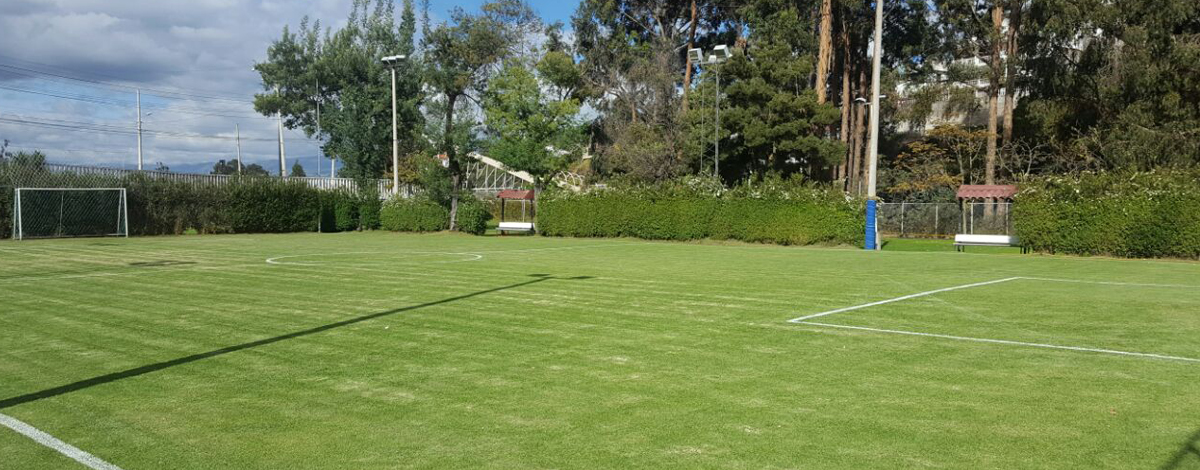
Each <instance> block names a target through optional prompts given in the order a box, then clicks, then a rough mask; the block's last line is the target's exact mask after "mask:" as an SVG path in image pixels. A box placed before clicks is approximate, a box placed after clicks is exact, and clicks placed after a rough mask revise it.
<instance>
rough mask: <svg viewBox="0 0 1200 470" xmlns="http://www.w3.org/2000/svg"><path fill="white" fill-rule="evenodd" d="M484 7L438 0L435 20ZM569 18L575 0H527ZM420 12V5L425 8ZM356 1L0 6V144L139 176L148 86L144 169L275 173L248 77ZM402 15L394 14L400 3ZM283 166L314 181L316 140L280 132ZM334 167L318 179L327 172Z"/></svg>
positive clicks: (255, 84)
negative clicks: (222, 163) (237, 168)
mask: <svg viewBox="0 0 1200 470" xmlns="http://www.w3.org/2000/svg"><path fill="white" fill-rule="evenodd" d="M481 1H482V0H433V1H431V16H433V17H434V19H435V21H436V19H437V18H440V17H445V16H446V12H448V11H449V10H450V9H451V8H453V7H455V6H461V7H463V8H466V9H475V8H477V7H478V5H479V4H480V3H481ZM531 3H532V5H533V6H534V8H535V9H536V10H538V13H539V14H541V15H542V16H543V18H544V19H546V20H548V21H554V20H563V21H567V20H568V18H569V16H570V14H571V13H572V12H573V10H574V8H575V5H576V2H574V1H569V2H562V1H548V0H537V1H534V2H531ZM418 4H419V2H418ZM350 6H351V0H304V1H300V0H293V1H284V0H274V1H272V0H245V1H239V0H187V1H180V0H157V1H142V0H0V139H8V140H9V141H10V144H9V145H10V150H33V149H40V150H42V151H43V152H45V153H46V154H47V155H48V156H49V159H50V161H52V162H56V163H79V164H92V165H103V166H113V167H118V168H134V167H136V164H137V150H136V149H137V137H136V131H135V129H136V122H137V117H136V116H137V112H136V107H135V103H136V99H135V92H136V90H138V89H139V88H140V89H141V90H142V113H143V118H142V121H143V128H144V129H145V131H144V133H143V155H144V159H145V162H146V166H147V167H149V168H153V167H154V166H156V163H157V162H162V163H164V164H166V165H167V166H169V167H171V168H172V170H175V171H207V169H209V168H211V166H212V163H213V162H215V161H216V160H218V159H231V158H234V156H235V155H236V151H237V150H236V143H235V141H234V126H235V124H236V125H237V126H240V128H241V144H242V157H243V161H244V162H246V163H247V164H248V163H251V162H258V163H261V164H263V166H264V167H266V168H268V169H269V170H274V169H275V168H277V167H278V164H277V163H274V162H275V161H276V155H277V150H276V148H277V147H276V143H275V136H276V128H275V122H274V121H273V120H272V119H269V118H266V117H263V116H261V115H258V114H257V113H255V112H254V109H253V106H252V104H251V100H252V99H253V95H254V93H255V92H257V91H259V90H260V89H261V84H260V82H259V80H258V75H257V74H256V73H255V72H253V71H252V70H251V66H253V65H254V63H255V62H257V61H261V60H263V59H264V58H265V57H266V49H267V46H268V45H269V44H270V42H271V41H272V40H274V39H275V38H277V37H278V36H279V33H280V31H281V30H282V28H283V26H284V25H285V24H286V25H292V26H295V25H297V24H298V23H299V22H300V19H301V18H302V17H304V16H305V15H308V16H310V17H312V18H316V19H320V20H321V22H322V24H326V25H332V26H334V27H338V26H340V25H341V24H343V23H344V22H345V18H346V15H347V14H348V13H349V10H350ZM397 9H399V7H397ZM284 140H285V147H286V149H287V155H288V160H289V162H288V164H289V166H290V165H291V162H292V161H293V160H295V159H299V161H300V162H301V163H302V164H303V165H304V167H305V170H306V171H307V172H308V173H309V174H310V175H315V174H316V171H315V168H314V167H315V165H316V162H317V158H318V148H317V146H316V143H315V142H313V141H310V140H308V139H306V138H304V135H303V133H301V132H300V131H291V130H285V133H284ZM328 166H329V163H328V160H325V161H324V163H323V164H322V168H323V169H322V172H326V173H327V172H328V171H329V170H328Z"/></svg>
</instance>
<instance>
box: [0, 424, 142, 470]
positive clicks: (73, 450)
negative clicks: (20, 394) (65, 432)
mask: <svg viewBox="0 0 1200 470" xmlns="http://www.w3.org/2000/svg"><path fill="white" fill-rule="evenodd" d="M0 424H2V425H4V427H6V428H9V429H12V430H13V431H16V432H17V433H20V434H21V435H23V436H25V437H28V438H30V439H33V440H34V441H35V442H37V443H38V444H41V445H43V446H46V447H49V448H51V449H54V450H56V451H58V453H60V454H63V455H65V456H67V457H70V458H71V460H74V461H76V462H79V463H81V464H84V465H86V466H87V467H88V468H92V469H95V470H121V467H118V466H116V465H113V464H111V463H108V462H105V461H104V460H102V459H100V457H96V456H95V455H92V454H89V453H87V452H85V451H83V450H81V449H80V448H78V447H75V446H73V445H71V444H67V443H66V442H63V441H61V440H59V439H58V438H56V437H54V436H51V435H49V434H46V433H45V432H42V430H40V429H38V428H35V427H33V426H30V425H29V424H27V423H25V422H24V421H21V420H19V419H17V418H14V417H12V416H9V415H6V414H0Z"/></svg>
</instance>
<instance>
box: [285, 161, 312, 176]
mask: <svg viewBox="0 0 1200 470" xmlns="http://www.w3.org/2000/svg"><path fill="white" fill-rule="evenodd" d="M288 176H295V177H297V178H304V177H306V176H308V174H306V173H304V166H302V165H300V162H296V163H293V164H292V171H291V172H289V173H288Z"/></svg>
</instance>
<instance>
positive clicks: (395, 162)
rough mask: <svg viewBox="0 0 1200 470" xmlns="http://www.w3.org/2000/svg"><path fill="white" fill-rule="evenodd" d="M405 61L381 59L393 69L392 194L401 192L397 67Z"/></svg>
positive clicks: (393, 58) (396, 56)
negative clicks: (397, 117)
mask: <svg viewBox="0 0 1200 470" xmlns="http://www.w3.org/2000/svg"><path fill="white" fill-rule="evenodd" d="M404 59H405V56H404V55H394V56H388V57H384V58H383V59H380V60H381V61H382V62H383V63H384V64H386V65H387V66H388V67H389V68H391V69H392V194H398V193H399V192H400V135H399V130H398V129H397V123H396V65H397V64H399V63H400V61H402V60H404Z"/></svg>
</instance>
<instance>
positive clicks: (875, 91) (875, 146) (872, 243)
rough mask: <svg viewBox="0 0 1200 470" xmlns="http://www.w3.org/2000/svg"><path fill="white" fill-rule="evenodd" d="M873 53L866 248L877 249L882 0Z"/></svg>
mask: <svg viewBox="0 0 1200 470" xmlns="http://www.w3.org/2000/svg"><path fill="white" fill-rule="evenodd" d="M874 49H875V53H874V55H873V57H872V58H871V115H870V131H871V138H870V140H869V144H868V145H867V155H868V156H867V158H868V159H869V160H868V161H869V162H870V163H869V166H868V167H867V228H866V233H865V234H864V235H865V236H866V246H865V247H864V248H866V249H868V250H877V249H879V240H877V237H878V234H879V230H878V226H877V225H876V210H877V209H878V206H877V202H878V201H877V200H876V195H875V173H876V172H877V167H878V165H879V68H880V62H881V60H882V59H883V0H875V45H874Z"/></svg>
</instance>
